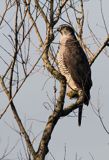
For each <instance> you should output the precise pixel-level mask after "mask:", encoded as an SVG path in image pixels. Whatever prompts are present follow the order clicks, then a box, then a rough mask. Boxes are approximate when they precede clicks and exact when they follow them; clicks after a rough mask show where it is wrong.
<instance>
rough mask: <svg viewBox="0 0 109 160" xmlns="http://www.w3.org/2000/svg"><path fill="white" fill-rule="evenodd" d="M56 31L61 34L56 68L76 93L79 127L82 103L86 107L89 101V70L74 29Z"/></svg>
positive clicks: (69, 27)
mask: <svg viewBox="0 0 109 160" xmlns="http://www.w3.org/2000/svg"><path fill="white" fill-rule="evenodd" d="M58 31H59V32H60V33H61V37H60V47H59V52H58V55H57V60H58V66H59V69H60V72H61V74H62V75H64V76H65V78H66V80H67V84H68V86H69V88H70V89H72V90H74V91H76V92H77V95H78V98H77V102H78V103H79V104H80V107H79V112H78V113H79V115H78V124H79V125H81V118H82V108H83V103H84V104H86V105H88V104H89V100H90V88H91V86H92V80H91V70H90V66H89V63H88V60H87V57H86V54H85V53H84V51H83V49H82V47H81V46H80V44H79V42H78V40H77V38H76V36H75V33H74V29H73V28H72V27H71V26H69V25H61V26H60V27H59V28H58Z"/></svg>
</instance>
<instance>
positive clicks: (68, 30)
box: [57, 24, 75, 35]
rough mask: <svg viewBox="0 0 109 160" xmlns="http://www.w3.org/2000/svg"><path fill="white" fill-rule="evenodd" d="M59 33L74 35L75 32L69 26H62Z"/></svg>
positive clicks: (58, 29)
mask: <svg viewBox="0 0 109 160" xmlns="http://www.w3.org/2000/svg"><path fill="white" fill-rule="evenodd" d="M57 31H58V32H60V33H61V35H72V34H73V35H74V33H75V31H74V29H73V28H72V27H71V26H69V25H67V24H62V25H60V26H59V27H58V28H57Z"/></svg>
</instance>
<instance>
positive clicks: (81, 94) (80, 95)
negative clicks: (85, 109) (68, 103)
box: [76, 90, 85, 105]
mask: <svg viewBox="0 0 109 160" xmlns="http://www.w3.org/2000/svg"><path fill="white" fill-rule="evenodd" d="M84 98H85V94H84V91H83V90H79V91H78V99H77V101H76V103H77V104H79V105H80V104H83V103H84Z"/></svg>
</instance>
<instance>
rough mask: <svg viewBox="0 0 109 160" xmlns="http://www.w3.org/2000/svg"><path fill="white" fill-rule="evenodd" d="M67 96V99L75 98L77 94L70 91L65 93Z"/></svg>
mask: <svg viewBox="0 0 109 160" xmlns="http://www.w3.org/2000/svg"><path fill="white" fill-rule="evenodd" d="M67 96H68V97H69V99H72V98H77V96H78V93H77V91H75V90H70V91H69V92H67Z"/></svg>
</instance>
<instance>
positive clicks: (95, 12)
mask: <svg viewBox="0 0 109 160" xmlns="http://www.w3.org/2000/svg"><path fill="white" fill-rule="evenodd" d="M0 3H2V2H0ZM102 3H103V14H104V18H105V20H106V25H107V28H108V30H109V1H108V0H103V2H102ZM1 6H2V5H1ZM0 9H1V7H0ZM85 11H86V13H87V15H88V21H89V22H90V24H91V25H90V26H91V27H92V29H93V31H94V33H95V34H96V36H97V37H98V38H99V39H100V40H101V42H103V41H104V40H105V37H106V32H105V29H104V25H103V23H102V16H101V12H100V1H99V0H90V1H89V2H86V3H85ZM41 27H42V26H41ZM84 32H86V33H85V35H86V37H87V34H88V29H87V28H86V30H85V31H84ZM0 34H1V31H0ZM0 41H1V42H0V43H2V44H3V43H4V45H7V42H5V41H3V40H2V39H0ZM90 46H91V48H92V50H94V51H95V48H94V46H93V44H92V45H90ZM0 50H1V49H0ZM1 52H2V50H1ZM107 54H108V55H109V53H108V52H107ZM108 68H109V57H107V56H106V55H105V54H104V53H101V55H100V56H99V57H98V58H97V60H96V61H95V63H94V64H93V66H92V80H93V87H92V89H91V103H92V104H93V105H94V106H95V107H96V106H97V105H98V104H99V106H100V107H101V113H102V117H103V121H104V123H105V124H106V126H107V129H109V116H108V115H109V83H108V82H109V74H108V72H109V69H108ZM2 69H3V68H1V69H0V71H2ZM47 78H48V77H47V76H46V75H44V74H43V73H42V72H41V71H40V72H38V73H36V74H33V75H32V76H30V78H29V79H28V80H27V82H26V83H25V85H24V86H23V88H22V89H21V91H20V92H19V94H18V95H17V96H16V98H15V102H16V106H17V110H18V113H19V114H20V116H21V118H22V121H23V122H24V124H25V126H26V128H27V129H29V127H30V125H31V123H32V129H31V130H32V131H33V133H34V135H38V134H39V133H42V131H43V128H44V126H45V123H44V122H39V121H37V120H41V121H47V118H48V116H49V115H50V113H51V111H50V109H49V110H47V109H45V107H44V105H43V104H44V103H45V102H48V101H49V99H48V97H47V94H48V95H49V96H50V98H51V99H53V92H52V91H53V81H52V80H51V79H50V80H49V81H48V82H47V83H46V86H45V88H44V89H43V87H42V86H44V83H45V80H46V79H47ZM0 99H1V100H0V106H1V108H2V109H3V108H5V105H6V104H7V101H6V98H4V96H3V94H0ZM69 103H71V101H70V102H69ZM83 116H84V117H83V119H82V126H81V127H78V123H77V118H75V117H65V118H62V119H61V120H60V121H59V122H58V124H57V125H56V127H55V129H54V131H53V134H52V138H51V141H50V143H49V149H50V152H51V153H52V154H53V156H54V158H55V159H56V160H63V159H64V152H65V146H66V160H75V156H76V154H77V155H78V156H77V157H78V159H77V160H79V158H80V157H81V159H82V160H92V158H91V156H90V153H91V154H92V155H93V157H94V160H103V159H105V160H108V158H109V135H107V134H106V132H105V131H104V129H103V127H102V126H101V123H100V121H99V119H98V117H97V116H96V115H95V113H94V112H93V110H92V107H91V105H89V106H88V107H86V106H85V107H84V112H83ZM6 123H8V124H9V125H11V126H13V128H15V129H17V130H19V129H18V127H16V122H15V120H14V118H13V115H12V113H11V110H10V109H8V111H7V113H6V114H5V116H4V117H3V119H1V120H0V128H1V131H0V157H1V155H2V154H3V151H4V148H5V147H6V146H7V144H8V143H9V148H11V147H12V146H14V145H15V144H16V142H17V141H18V144H17V145H16V149H15V150H14V151H13V152H12V153H11V154H10V155H9V157H8V158H10V159H11V160H15V159H17V155H18V153H19V151H22V142H21V141H19V140H20V137H19V135H18V134H17V132H15V131H14V130H12V129H11V128H10V127H9V126H7V124H6ZM40 137H41V134H39V136H38V137H37V139H36V143H35V145H36V149H37V146H38V142H39V140H40ZM46 160H52V158H51V156H50V154H48V155H47V157H46Z"/></svg>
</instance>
